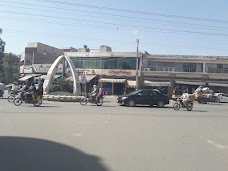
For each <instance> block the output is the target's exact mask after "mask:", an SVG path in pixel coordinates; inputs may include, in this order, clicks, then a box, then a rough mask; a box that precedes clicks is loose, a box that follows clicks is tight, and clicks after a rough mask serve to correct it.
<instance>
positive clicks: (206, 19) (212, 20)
mask: <svg viewBox="0 0 228 171" xmlns="http://www.w3.org/2000/svg"><path fill="white" fill-rule="evenodd" d="M35 1H40V2H45V3H54V4H64V5H70V6H77V7H78V6H80V7H86V8H94V9H99V10H101V9H103V10H112V11H118V12H125V13H133V14H145V15H155V16H162V17H168V18H178V19H186V20H199V21H208V22H219V23H228V21H227V20H220V19H211V18H201V17H188V16H182V15H172V14H163V13H155V12H145V11H139V10H129V9H120V8H112V7H104V6H95V5H86V4H80V3H73V2H63V1H56V0H35Z"/></svg>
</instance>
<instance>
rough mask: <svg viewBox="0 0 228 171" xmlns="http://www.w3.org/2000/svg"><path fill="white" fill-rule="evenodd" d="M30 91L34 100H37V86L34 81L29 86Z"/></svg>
mask: <svg viewBox="0 0 228 171" xmlns="http://www.w3.org/2000/svg"><path fill="white" fill-rule="evenodd" d="M29 93H30V94H32V100H33V101H35V97H36V87H35V84H34V83H32V84H31V86H30V87H29Z"/></svg>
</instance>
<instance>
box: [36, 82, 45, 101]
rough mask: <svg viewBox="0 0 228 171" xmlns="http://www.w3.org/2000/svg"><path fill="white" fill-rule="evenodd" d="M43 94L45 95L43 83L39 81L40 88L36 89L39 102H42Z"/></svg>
mask: <svg viewBox="0 0 228 171" xmlns="http://www.w3.org/2000/svg"><path fill="white" fill-rule="evenodd" d="M42 96H43V83H39V84H38V88H37V89H36V98H37V101H38V103H40V101H41V97H42Z"/></svg>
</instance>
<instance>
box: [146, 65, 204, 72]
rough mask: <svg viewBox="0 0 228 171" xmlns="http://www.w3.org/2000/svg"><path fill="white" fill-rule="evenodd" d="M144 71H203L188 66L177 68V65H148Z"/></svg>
mask: <svg viewBox="0 0 228 171" xmlns="http://www.w3.org/2000/svg"><path fill="white" fill-rule="evenodd" d="M143 71H152V72H153V71H155V72H172V73H179V72H181V73H182V72H184V73H185V72H198V73H202V72H201V71H198V70H197V69H195V68H186V69H180V68H175V67H159V66H156V67H146V68H144V70H143Z"/></svg>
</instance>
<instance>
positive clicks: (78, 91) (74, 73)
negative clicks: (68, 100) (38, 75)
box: [43, 55, 81, 95]
mask: <svg viewBox="0 0 228 171" xmlns="http://www.w3.org/2000/svg"><path fill="white" fill-rule="evenodd" d="M63 59H65V60H66V61H67V63H68V64H69V67H70V70H71V73H72V77H73V94H75V95H80V94H81V88H80V82H79V78H78V74H77V71H76V68H75V67H74V64H73V62H72V60H71V59H70V57H68V56H64V55H62V56H59V57H58V58H57V59H56V60H55V62H54V63H53V64H52V66H51V68H50V69H49V70H48V73H47V76H46V77H45V81H44V85H43V88H44V94H48V93H49V90H50V87H51V85H52V83H53V80H54V76H55V74H56V72H57V70H58V65H59V64H60V63H61V62H62V60H63Z"/></svg>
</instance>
